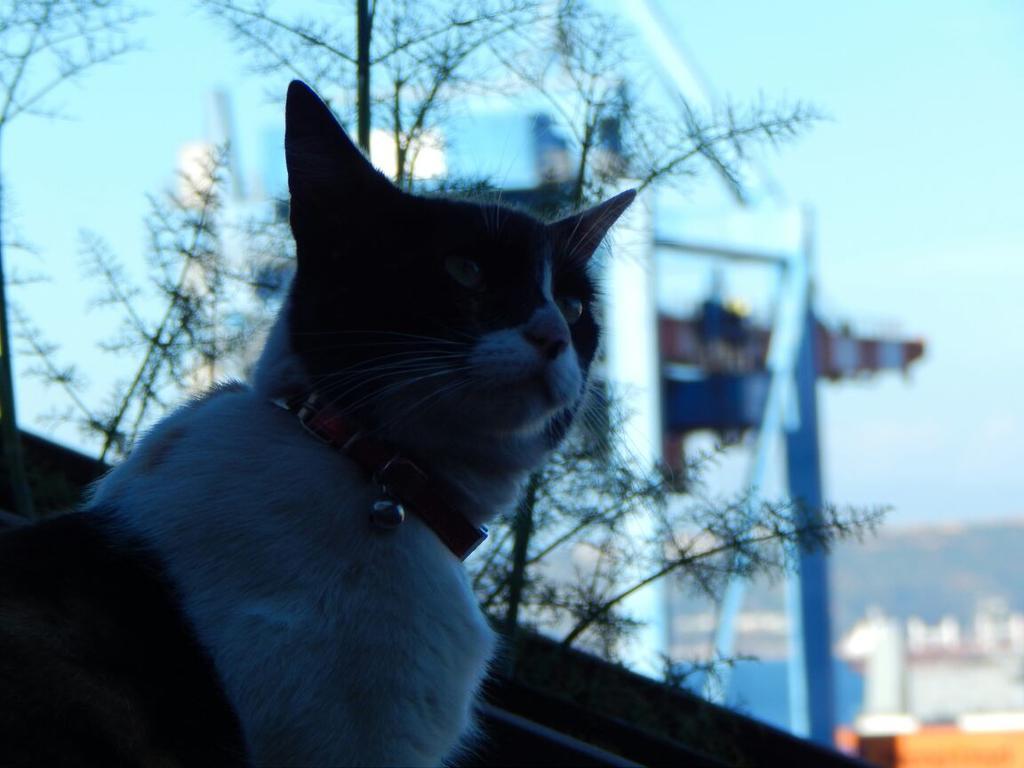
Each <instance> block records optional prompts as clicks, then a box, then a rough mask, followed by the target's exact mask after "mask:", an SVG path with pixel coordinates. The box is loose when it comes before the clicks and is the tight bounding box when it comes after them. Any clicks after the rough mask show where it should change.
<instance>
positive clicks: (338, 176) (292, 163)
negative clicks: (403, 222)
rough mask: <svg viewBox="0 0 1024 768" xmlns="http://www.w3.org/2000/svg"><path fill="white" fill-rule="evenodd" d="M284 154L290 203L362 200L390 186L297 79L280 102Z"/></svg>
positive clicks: (322, 104) (321, 103) (306, 86)
mask: <svg viewBox="0 0 1024 768" xmlns="http://www.w3.org/2000/svg"><path fill="white" fill-rule="evenodd" d="M284 153H285V160H286V163H287V166H288V191H289V192H290V193H291V195H292V200H293V206H294V204H295V203H296V202H298V203H299V204H302V203H303V202H305V201H310V200H312V201H315V200H318V199H321V198H322V197H323V196H324V195H330V196H331V197H332V198H335V199H334V200H333V201H332V202H333V203H338V202H341V201H340V200H338V199H337V198H338V197H339V196H340V197H341V198H342V199H344V198H347V199H349V200H364V199H365V197H364V196H365V195H366V193H368V192H372V191H376V190H384V189H388V188H392V187H391V183H390V182H389V181H388V180H387V178H386V177H385V176H384V175H383V174H382V173H380V171H378V170H377V169H376V168H374V167H373V166H372V165H371V164H370V161H369V160H367V159H366V157H364V156H363V153H362V152H360V151H359V148H358V147H356V145H355V144H353V143H352V140H351V139H349V137H348V136H347V135H346V134H345V131H344V129H343V128H342V127H341V125H340V124H339V123H338V121H337V120H336V119H335V117H334V115H333V114H332V113H331V110H330V108H328V106H327V105H326V104H324V103H323V101H321V100H320V97H319V96H317V95H316V94H315V93H314V92H313V91H312V89H310V87H309V86H308V85H306V84H305V83H303V82H301V81H299V80H293V81H292V82H291V84H290V85H289V86H288V97H287V100H286V101H285V128H284Z"/></svg>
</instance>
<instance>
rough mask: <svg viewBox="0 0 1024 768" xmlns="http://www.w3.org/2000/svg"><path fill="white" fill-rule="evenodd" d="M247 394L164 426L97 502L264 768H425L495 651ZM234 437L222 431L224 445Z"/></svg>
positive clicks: (421, 542) (339, 467) (453, 599)
mask: <svg viewBox="0 0 1024 768" xmlns="http://www.w3.org/2000/svg"><path fill="white" fill-rule="evenodd" d="M287 419H288V417H287V415H284V414H280V413H275V412H274V410H273V409H272V408H271V407H269V406H268V405H267V404H266V403H265V402H261V401H259V400H258V399H257V398H255V397H254V396H253V395H252V394H251V393H249V392H244V391H242V392H232V393H225V394H221V395H218V396H216V397H215V398H212V399H211V400H209V401H207V402H204V403H201V404H199V405H196V406H192V407H191V408H188V409H185V410H183V411H181V412H179V413H178V414H176V415H175V416H173V417H171V419H169V420H168V421H166V422H164V423H163V424H162V425H160V427H158V429H157V430H155V431H154V433H153V434H152V435H151V436H150V437H149V438H148V439H147V441H146V442H145V443H143V444H142V445H141V446H140V447H139V448H138V449H137V450H136V451H135V453H133V455H132V457H131V458H130V459H129V460H128V461H126V462H125V464H123V465H122V466H121V467H119V468H118V469H117V470H115V471H114V472H113V473H112V474H111V475H110V476H109V477H108V478H107V479H106V480H105V481H104V482H103V483H102V484H101V485H100V486H99V488H98V489H97V492H96V494H95V501H96V503H98V504H104V505H107V506H109V507H111V508H113V509H115V510H116V514H117V515H118V516H119V517H120V518H121V519H122V520H124V521H125V523H126V525H128V526H130V527H131V528H132V529H134V530H135V531H136V532H138V533H140V534H142V535H143V536H144V537H145V538H146V539H147V540H148V541H151V542H153V544H154V546H155V548H156V549H157V551H158V552H159V554H161V555H162V556H163V558H164V560H165V561H166V562H167V565H168V570H169V572H170V575H171V577H172V579H173V580H174V582H175V583H176V584H177V585H178V587H179V589H180V590H181V596H182V600H183V603H184V605H185V608H186V611H187V613H188V615H189V617H190V618H191V619H192V621H193V622H194V624H195V628H196V631H197V633H198V635H199V637H200V640H201V642H202V643H203V644H204V645H206V647H207V648H208V649H209V650H210V652H211V655H212V656H213V658H214V662H215V664H216V666H217V668H218V670H219V671H220V673H221V675H222V677H223V680H224V683H225V687H226V688H227V692H228V694H229V696H230V698H231V700H232V702H233V703H234V705H235V707H236V708H237V710H238V712H239V715H240V717H241V720H242V723H243V728H244V730H245V732H246V736H247V738H248V739H249V741H250V744H251V746H252V748H253V757H254V759H255V762H256V764H257V765H260V764H265V765H338V764H361V765H431V764H433V765H436V764H439V763H440V762H441V760H442V759H443V758H444V757H445V756H446V755H447V754H448V753H450V751H451V750H452V749H453V748H455V747H457V746H458V743H459V741H460V739H461V738H462V737H463V736H464V734H465V733H466V732H467V730H468V729H470V728H471V709H472V704H473V699H474V696H475V694H476V691H477V689H478V687H479V684H480V682H481V679H482V677H483V675H484V672H485V668H486V664H487V660H488V659H489V658H490V656H491V653H492V652H493V648H494V643H495V640H494V635H493V633H492V631H491V630H490V628H489V627H488V625H487V623H486V621H485V620H484V618H483V616H482V614H481V612H480V610H479V608H478V607H477V603H476V600H475V598H474V596H473V594H472V591H471V589H470V587H469V584H468V582H467V579H466V576H465V572H464V570H463V568H462V565H461V563H459V562H458V560H457V559H456V558H455V557H454V556H453V555H452V554H451V552H449V551H448V550H447V548H446V547H445V546H444V545H443V544H442V543H441V542H440V541H439V540H438V539H437V538H436V536H435V535H434V534H433V532H432V531H430V530H429V529H428V528H426V526H425V525H423V523H422V522H420V521H419V520H418V519H416V518H415V517H412V518H411V519H409V520H407V522H406V523H404V524H403V525H402V526H400V527H399V528H398V529H396V530H393V531H385V530H380V529H378V528H375V527H374V526H372V525H371V524H370V522H369V510H370V506H371V504H372V502H373V500H374V499H375V497H376V491H375V489H374V488H372V486H370V485H369V484H368V483H366V482H365V481H364V479H363V478H362V475H361V474H360V473H359V472H358V471H356V470H355V468H354V467H352V466H351V465H350V464H348V462H347V461H346V460H344V459H342V458H341V457H339V456H338V455H337V454H334V453H333V452H331V451H329V450H328V449H326V448H325V447H324V446H322V445H319V444H317V443H316V442H315V441H314V440H313V439H312V438H310V437H309V436H308V435H306V434H304V433H303V432H302V431H301V430H298V429H295V428H294V426H295V425H294V424H292V423H290V422H289V421H288V420H287ZM228 424H230V425H231V428H230V429H226V426H227V425H228Z"/></svg>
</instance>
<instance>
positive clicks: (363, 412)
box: [285, 82, 634, 464]
mask: <svg viewBox="0 0 1024 768" xmlns="http://www.w3.org/2000/svg"><path fill="white" fill-rule="evenodd" d="M285 150H286V155H287V164H288V186H289V190H290V192H291V225H292V231H293V233H294V235H295V242H296V246H297V256H298V269H297V272H296V276H295V280H294V283H293V286H292V293H291V297H290V299H289V310H288V312H289V315H288V321H289V322H288V332H289V334H290V347H291V352H292V354H294V355H297V356H298V358H299V359H300V360H301V361H302V366H303V368H304V372H305V375H306V377H307V378H308V386H309V388H311V389H314V390H316V391H317V392H319V393H320V394H321V395H322V396H323V397H324V398H325V399H327V400H330V401H333V402H334V404H335V405H336V406H337V407H339V408H341V409H343V410H345V411H347V412H348V413H350V414H351V415H352V417H353V418H354V419H355V420H356V421H358V422H359V423H361V424H363V425H365V426H366V427H367V428H369V429H374V430H377V431H378V432H379V433H380V435H381V436H382V437H385V438H386V439H391V440H394V441H396V442H398V443H400V444H404V445H406V447H409V448H412V450H414V451H424V450H445V449H461V450H464V451H465V450H472V446H478V447H480V450H481V451H483V452H484V453H487V452H489V449H490V447H493V446H495V445H501V446H504V447H505V449H506V453H508V454H509V455H513V454H515V453H516V452H518V454H519V455H520V458H522V460H523V463H525V464H530V463H532V462H535V461H536V460H538V459H539V458H540V456H541V455H542V454H543V452H544V451H546V450H547V449H549V448H551V447H553V445H554V444H555V443H556V442H557V441H558V440H560V439H561V437H562V435H563V434H564V432H565V430H566V428H567V427H568V425H569V423H570V422H571V421H572V418H573V415H574V414H575V412H576V410H577V409H578V407H579V405H580V402H581V399H582V398H583V395H584V390H585V385H586V379H587V374H588V371H589V368H590V365H591V363H592V361H593V359H594V354H595V352H596V350H597V344H598V335H599V333H598V325H597V320H596V317H595V312H594V310H595V302H596V300H597V298H596V293H595V287H594V283H593V281H592V278H591V276H590V275H589V274H588V271H587V264H588V261H589V260H590V257H591V256H592V255H593V253H594V251H595V250H596V248H597V246H598V245H599V244H600V242H601V239H602V238H603V237H604V235H605V234H606V232H607V231H608V228H609V227H610V226H611V225H612V223H614V221H615V220H616V219H617V218H618V217H619V215H620V214H621V213H622V212H623V211H624V210H625V209H626V207H627V206H628V205H629V203H630V202H631V201H632V199H633V197H634V193H633V192H632V191H630V192H624V193H622V194H620V195H618V196H617V197H614V198H612V199H610V200H608V201H607V202H605V203H602V204H601V205H599V206H596V207H594V208H592V209H590V210H588V211H585V212H583V213H581V214H578V215H576V216H572V217H570V218H567V219H563V220H561V221H557V222H555V223H553V224H543V223H541V222H539V221H537V220H536V219H534V218H532V217H531V216H528V215H526V214H524V213H521V212H518V211H513V210H510V209H507V208H502V207H500V206H497V205H485V204H477V203H471V202H461V201H453V200H443V199H434V198H426V197H419V196H415V195H411V194H407V193H405V192H402V191H400V190H399V189H397V188H396V187H395V186H394V185H392V184H391V183H390V182H389V181H388V180H387V179H386V178H385V177H384V176H383V175H382V174H380V173H379V172H378V171H377V170H375V169H374V168H373V167H372V166H371V165H370V163H369V162H367V160H366V159H365V158H364V157H363V155H362V154H361V153H360V151H359V150H358V149H357V148H356V147H355V146H354V145H353V144H352V142H351V141H350V140H349V138H348V137H347V136H346V135H345V133H344V131H343V130H342V129H341V127H340V126H339V125H338V123H337V121H336V120H335V119H334V117H333V116H332V115H331V112H330V111H329V110H328V108H327V107H326V106H325V105H324V104H323V103H322V102H321V101H320V99H319V98H318V97H317V96H316V95H315V94H314V93H313V92H312V91H310V90H309V88H308V87H306V86H305V85H304V84H302V83H299V82H293V83H292V84H291V86H290V87H289V89H288V101H287V110H286V133H285ZM485 446H486V447H487V448H486V449H485Z"/></svg>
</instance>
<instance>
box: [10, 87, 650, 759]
mask: <svg viewBox="0 0 1024 768" xmlns="http://www.w3.org/2000/svg"><path fill="white" fill-rule="evenodd" d="M286 121H287V123H286V125H287V127H286V135H285V150H286V155H287V165H288V177H289V189H290V192H291V224H292V230H293V233H294V236H295V241H296V245H297V257H298V265H297V271H296V274H295V277H294V280H293V284H292V286H291V289H290V294H289V297H288V299H287V301H286V304H285V306H284V308H283V310H282V312H281V314H280V317H279V319H278V321H277V323H276V325H275V327H274V329H273V331H272V333H271V335H270V338H269V341H268V343H267V346H266V348H265V350H264V352H263V354H262V357H261V359H260V361H259V363H258V365H257V368H256V370H255V374H254V376H253V379H252V382H251V384H249V385H242V384H234V385H228V386H223V387H220V388H218V389H215V390H214V391H212V392H211V393H209V394H208V395H206V396H204V397H202V398H200V399H197V400H195V401H194V402H191V403H189V404H188V405H186V406H184V407H182V408H181V409H180V410H178V411H177V412H176V413H174V414H172V415H171V416H170V417H168V418H166V419H165V420H163V421H162V422H161V423H159V424H158V425H157V426H156V427H155V428H154V429H153V430H152V431H151V432H150V433H149V435H148V436H147V437H146V439H145V440H144V441H142V443H141V444H140V445H139V446H138V447H137V448H136V449H135V450H134V451H133V452H132V454H131V455H130V456H129V457H128V458H127V459H126V460H125V461H124V462H123V463H122V464H121V465H119V466H118V467H116V468H115V469H114V470H113V471H112V472H110V474H109V475H108V476H107V477H105V478H104V479H103V480H102V481H101V482H100V483H99V484H98V485H97V487H96V488H95V489H94V492H93V495H92V500H91V503H90V507H89V509H88V510H87V511H86V512H85V513H83V514H82V515H79V516H78V518H79V519H82V518H85V519H87V520H95V521H97V525H96V526H95V529H96V530H97V531H98V533H97V535H99V536H101V537H102V539H103V542H105V543H104V545H103V546H109V547H111V548H112V549H113V550H115V551H116V550H117V549H118V547H123V546H124V542H131V546H132V547H134V548H135V550H133V551H136V550H137V551H141V552H143V553H144V555H143V556H144V557H145V558H148V559H149V560H148V561H147V562H151V563H152V564H153V566H152V568H150V571H154V569H155V570H158V571H159V578H160V579H162V580H163V581H164V582H165V583H166V584H167V587H168V594H170V595H172V596H173V601H172V602H174V603H175V606H172V607H171V608H169V609H168V610H177V611H179V612H180V614H181V616H182V617H183V618H182V621H183V625H184V626H185V627H186V628H187V629H189V631H190V632H191V633H192V637H193V638H194V640H195V641H196V645H197V646H198V648H199V649H201V650H202V651H204V652H205V653H206V654H208V658H209V659H210V660H212V665H213V668H214V669H215V670H216V674H217V675H218V676H219V680H220V683H221V684H222V686H223V690H224V692H225V693H226V697H227V701H228V702H229V703H230V708H231V710H233V712H234V713H236V714H237V717H238V720H239V722H240V728H241V733H242V734H243V735H244V740H245V743H246V745H247V747H248V750H249V753H250V755H251V760H252V762H253V763H254V764H256V765H303V766H313V765H325V766H326V765H353V764H354V765H407V766H412V765H438V764H440V763H442V762H443V761H444V760H445V759H446V757H449V756H451V755H452V754H453V753H454V752H455V751H456V750H457V749H458V748H459V746H460V744H461V743H462V742H463V740H464V739H465V738H466V737H467V734H469V733H470V732H471V730H472V709H473V702H474V696H475V694H476V691H477V689H478V686H479V685H480V682H481V680H482V678H483V676H484V675H485V673H486V669H487V664H488V660H489V659H490V657H491V655H492V653H493V651H494V647H495V636H494V634H493V632H492V631H491V629H490V628H489V627H488V624H487V622H486V621H485V619H484V617H483V615H482V614H481V612H480V610H479V608H478V607H477V603H476V600H475V599H474V596H473V593H472V592H471V590H470V587H469V584H468V582H467V579H466V577H465V573H464V570H463V568H462V565H461V562H460V559H461V558H462V557H464V556H465V555H466V554H467V552H468V551H469V550H470V549H471V548H472V547H473V546H474V545H475V544H476V543H477V542H478V539H479V532H480V530H481V526H483V525H484V524H485V523H486V521H487V520H488V519H489V518H491V517H492V516H494V515H495V514H497V513H498V512H499V511H500V510H501V509H502V508H504V507H507V506H508V505H510V504H513V503H514V502H515V500H516V497H517V494H518V492H519V489H520V484H521V482H522V480H523V478H524V476H525V474H526V473H527V472H528V471H529V470H530V469H531V468H534V467H536V466H537V465H538V464H539V463H540V462H542V461H543V459H544V457H545V455H546V454H547V453H548V452H549V451H550V450H551V449H552V448H553V447H554V446H555V445H556V444H557V443H558V442H559V441H560V440H561V439H562V437H563V436H564V434H565V432H566V430H567V429H568V427H569V426H570V424H571V423H572V420H573V417H574V414H575V413H576V411H577V409H578V408H579V407H580V405H581V401H582V399H583V397H584V392H585V389H586V382H587V375H588V370H589V367H590V364H591V362H592V360H593V358H594V354H595V351H596V349H597V343H598V326H597V322H596V319H595V315H594V312H593V305H594V302H595V301H596V295H595V287H594V283H593V280H592V278H591V276H590V274H589V273H588V268H587V265H588V260H589V259H590V257H591V256H592V254H593V253H594V251H595V249H596V248H597V246H598V245H599V244H600V242H601V240H602V238H603V237H604V235H605V234H606V233H607V231H608V228H609V227H610V226H611V225H612V224H613V223H614V221H615V220H616V219H617V218H618V217H619V215H620V214H621V213H622V212H623V211H624V210H625V208H626V207H627V206H628V205H629V203H630V202H631V201H632V199H633V196H634V194H633V192H631V191H630V192H625V193H623V194H620V195H618V196H617V197H614V198H612V199H610V200H608V201H607V202H605V203H603V204H601V205H599V206H596V207H595V208H592V209H590V210H588V211H585V212H583V213H581V214H578V215H576V216H572V217H570V218H567V219H564V220H561V221H558V222H555V223H553V224H542V223H540V222H538V221H537V220H535V219H534V218H532V217H530V216H528V215H525V214H523V213H520V212H517V211H514V210H510V209H506V208H501V207H498V206H495V205H481V204H476V203H471V202H458V201H452V200H442V199H431V198H425V197H419V196H414V195H410V194H407V193H404V192H401V191H399V190H398V189H397V188H395V187H394V186H393V185H392V184H390V182H388V180H387V179H386V178H385V177H384V176H382V175H381V174H380V173H379V172H378V171H376V170H375V169H374V168H373V167H372V166H371V165H370V164H369V163H368V162H367V161H366V159H365V158H364V157H363V156H362V154H361V153H360V152H359V150H358V149H356V147H355V146H354V145H353V144H352V143H351V142H350V141H349V139H348V137H347V136H346V135H345V133H344V132H343V131H342V129H341V127H340V126H339V125H338V123H337V122H336V121H335V119H334V117H333V116H332V115H331V113H330V111H329V110H328V109H327V107H326V106H325V105H324V104H323V103H322V102H321V101H320V100H319V99H318V98H317V96H316V95H315V94H314V93H313V92H312V91H310V90H309V89H308V88H307V87H306V86H305V85H303V84H302V83H298V82H294V83H292V85H291V86H290V88H289V90H288V100H287V107H286ZM403 512H404V518H403ZM90 516H91V517H90ZM403 520H404V521H403ZM76 524H77V525H82V524H81V523H76ZM51 525H52V524H51ZM86 527H88V525H86ZM0 554H2V553H0ZM0 623H2V622H0ZM0 650H2V648H0ZM189 652H190V653H191V652H192V651H191V650H190V651H189ZM153 663H154V664H158V663H159V657H157V658H154V659H153ZM196 663H197V664H200V663H201V660H200V662H196ZM207 693H209V692H207ZM210 696H211V697H213V698H216V694H215V693H210ZM215 704H216V702H215ZM211 707H212V709H213V710H216V711H218V712H220V710H219V709H217V707H216V706H214V705H211ZM221 714H223V713H221ZM224 722H225V728H226V729H228V730H230V725H231V722H230V717H226V716H225V721H224ZM197 738H198V737H197ZM224 743H225V744H227V745H228V746H227V747H225V749H230V748H232V747H231V744H232V743H233V742H232V739H231V737H230V736H227V737H225V739H224ZM2 749H3V745H2V744H0V750H2ZM0 757H2V756H0ZM0 762H2V760H0ZM186 762H187V761H185V762H183V763H182V764H185V763H186ZM168 764H172V765H173V764H178V763H174V762H169V763H168Z"/></svg>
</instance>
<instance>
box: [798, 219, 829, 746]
mask: <svg viewBox="0 0 1024 768" xmlns="http://www.w3.org/2000/svg"><path fill="white" fill-rule="evenodd" d="M805 221H807V219H805ZM810 248H811V242H810V228H809V226H808V229H807V234H806V242H805V252H806V255H807V260H808V262H809V261H810V257H811V255H810ZM811 304H812V303H811V302H810V301H808V306H807V310H806V313H805V316H804V331H803V338H802V339H801V340H800V348H799V352H798V355H797V366H796V400H797V402H796V407H797V409H798V410H797V415H798V416H799V424H798V425H797V426H796V427H795V428H794V429H791V430H788V431H787V433H786V474H787V480H788V483H789V496H790V498H791V499H792V500H793V502H794V503H796V504H797V505H798V510H797V514H798V515H799V516H800V517H799V522H800V523H801V526H802V527H808V526H813V527H816V526H819V525H821V523H822V514H821V510H822V505H823V503H824V494H823V491H822V482H821V452H820V450H819V446H818V403H817V389H816V381H817V370H818V367H817V362H816V360H815V351H816V350H815V344H814V326H815V321H814V313H813V311H812V310H811ZM808 543H809V544H811V545H812V546H805V545H803V544H801V545H799V552H798V553H797V570H796V574H795V575H794V576H793V577H791V578H790V581H789V584H788V589H787V600H788V601H789V615H790V622H791V626H790V641H791V643H792V649H791V653H790V662H789V704H790V724H791V727H792V728H793V731H794V732H795V733H800V734H801V735H807V736H809V737H810V738H811V739H812V740H813V741H816V742H818V743H819V744H824V745H831V744H832V743H833V738H834V734H833V730H834V728H835V699H834V693H833V691H834V689H833V679H832V677H833V676H832V622H831V616H830V610H829V579H828V557H827V554H826V553H825V552H824V551H823V550H822V549H821V548H820V547H814V546H813V542H808Z"/></svg>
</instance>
